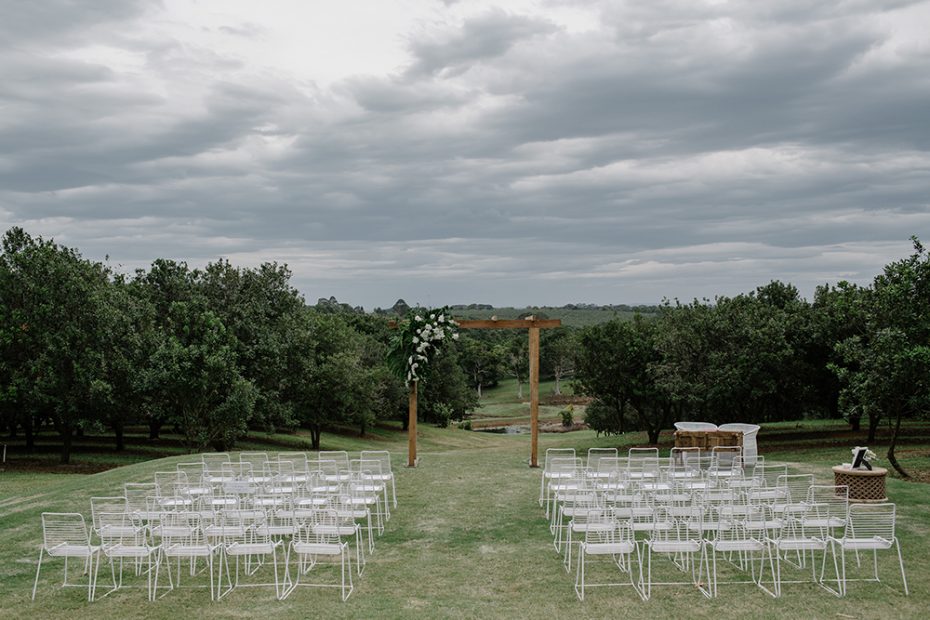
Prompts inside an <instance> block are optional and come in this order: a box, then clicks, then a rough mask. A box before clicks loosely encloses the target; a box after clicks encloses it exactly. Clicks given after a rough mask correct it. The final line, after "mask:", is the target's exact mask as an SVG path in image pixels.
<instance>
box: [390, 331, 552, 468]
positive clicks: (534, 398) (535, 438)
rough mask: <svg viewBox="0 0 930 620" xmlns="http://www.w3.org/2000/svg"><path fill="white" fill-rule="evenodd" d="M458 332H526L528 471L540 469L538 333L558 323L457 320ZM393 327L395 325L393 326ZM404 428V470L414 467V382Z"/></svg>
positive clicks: (415, 392)
mask: <svg viewBox="0 0 930 620" xmlns="http://www.w3.org/2000/svg"><path fill="white" fill-rule="evenodd" d="M456 323H458V326H459V329H525V330H527V331H528V332H529V345H530V346H529V349H530V467H539V330H540V329H546V328H550V327H560V326H561V325H562V321H561V320H560V319H537V318H536V317H535V316H530V317H527V318H525V319H502V320H499V319H495V318H491V319H482V320H474V321H468V320H462V321H459V320H457V319H456ZM394 325H396V324H394ZM408 415H409V421H408V426H407V466H408V467H416V466H417V382H416V381H414V382H412V383H411V384H410V397H409V407H408Z"/></svg>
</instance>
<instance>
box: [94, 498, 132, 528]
mask: <svg viewBox="0 0 930 620" xmlns="http://www.w3.org/2000/svg"><path fill="white" fill-rule="evenodd" d="M104 512H128V505H127V502H126V497H125V496H124V495H117V496H114V497H92V498H90V515H91V523H92V526H93V528H94V529H95V530H97V531H99V530H100V514H101V513H104Z"/></svg>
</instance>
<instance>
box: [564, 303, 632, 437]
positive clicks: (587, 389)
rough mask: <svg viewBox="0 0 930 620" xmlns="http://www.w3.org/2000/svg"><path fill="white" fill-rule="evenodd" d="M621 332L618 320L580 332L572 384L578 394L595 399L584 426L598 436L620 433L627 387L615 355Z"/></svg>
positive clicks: (620, 323) (619, 361)
mask: <svg viewBox="0 0 930 620" xmlns="http://www.w3.org/2000/svg"><path fill="white" fill-rule="evenodd" d="M623 329H624V327H623V323H622V322H621V321H620V320H618V319H611V320H610V321H607V322H606V323H601V324H600V325H593V326H591V327H587V328H585V329H583V330H582V331H581V334H580V336H579V347H578V357H577V359H576V372H575V382H576V383H577V386H578V390H579V391H580V392H581V393H583V394H587V395H588V396H591V397H593V398H594V402H592V403H591V404H590V405H588V407H587V410H586V413H585V422H587V424H588V426H590V427H591V428H593V429H594V430H596V431H598V433H601V432H605V433H608V434H610V433H623V432H624V431H625V430H626V419H625V414H626V406H627V403H628V401H629V392H628V389H629V386H628V384H627V382H626V381H625V379H624V376H623V368H622V363H623V362H622V360H621V359H620V358H619V357H618V356H616V355H614V344H615V343H616V342H618V339H620V338H621V337H622V336H621V332H622V330H623Z"/></svg>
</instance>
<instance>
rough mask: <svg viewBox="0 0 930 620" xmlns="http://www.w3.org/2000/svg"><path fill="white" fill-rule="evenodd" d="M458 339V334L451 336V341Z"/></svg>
mask: <svg viewBox="0 0 930 620" xmlns="http://www.w3.org/2000/svg"><path fill="white" fill-rule="evenodd" d="M458 339H459V335H458V332H456V333H454V334H452V340H458Z"/></svg>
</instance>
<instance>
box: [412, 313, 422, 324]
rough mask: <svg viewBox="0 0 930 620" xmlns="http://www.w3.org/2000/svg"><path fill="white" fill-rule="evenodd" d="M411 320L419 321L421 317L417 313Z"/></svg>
mask: <svg viewBox="0 0 930 620" xmlns="http://www.w3.org/2000/svg"><path fill="white" fill-rule="evenodd" d="M413 320H414V321H417V322H419V321H422V320H423V317H422V316H420V315H419V314H418V315H416V316H415V317H413Z"/></svg>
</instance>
